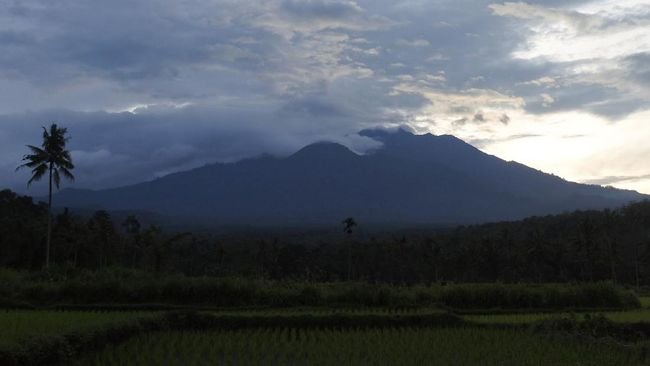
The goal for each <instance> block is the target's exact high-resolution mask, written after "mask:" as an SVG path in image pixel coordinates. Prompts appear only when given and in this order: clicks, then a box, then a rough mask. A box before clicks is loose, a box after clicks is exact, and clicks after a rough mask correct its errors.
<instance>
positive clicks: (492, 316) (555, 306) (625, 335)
mask: <svg viewBox="0 0 650 366" xmlns="http://www.w3.org/2000/svg"><path fill="white" fill-rule="evenodd" d="M2 276H3V281H2V282H1V285H0V296H1V297H0V300H1V301H2V303H3V304H4V306H5V310H4V311H2V312H0V365H48V364H52V365H56V364H61V365H70V364H74V365H127V364H129V365H130V364H134V365H213V364H228V365H269V364H271V365H287V364H291V365H344V364H355V365H357V364H360V365H364V364H367V365H384V364H385V365H413V364H431V365H645V364H650V356H649V355H648V348H649V347H650V342H648V339H649V338H650V309H648V308H646V306H647V305H648V299H647V298H643V297H638V296H637V294H636V293H635V292H634V291H631V290H626V289H624V288H621V287H617V286H614V285H611V284H606V283H597V284H574V285H569V284H564V285H561V284H545V285H539V284H536V285H526V284H515V285H507V284H473V285H470V284H466V285H460V284H447V285H444V286H443V285H440V284H437V285H432V286H389V285H373V284H367V283H329V284H314V283H304V282H272V281H256V280H245V279H223V278H222V279H217V278H188V277H155V276H148V275H147V276H145V275H142V274H141V275H134V274H130V275H129V276H131V277H130V278H129V279H128V280H127V279H125V278H119V275H117V274H116V273H112V274H107V273H104V274H94V275H93V277H92V278H88V277H85V278H82V277H78V278H66V279H62V278H52V277H47V276H42V275H35V274H33V273H31V274H30V273H21V272H10V271H5V272H3V274H2ZM134 276H135V277H134Z"/></svg>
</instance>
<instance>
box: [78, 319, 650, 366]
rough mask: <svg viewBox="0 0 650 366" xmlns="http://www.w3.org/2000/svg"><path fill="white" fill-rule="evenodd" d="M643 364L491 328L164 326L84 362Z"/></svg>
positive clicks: (613, 349) (616, 350)
mask: <svg viewBox="0 0 650 366" xmlns="http://www.w3.org/2000/svg"><path fill="white" fill-rule="evenodd" d="M126 364H128V365H179V366H180V365H215V364H221V365H485V366H491V365H495V366H496V365H522V366H526V365H591V366H599V365H607V366H611V365H642V364H644V363H642V362H641V361H640V352H639V351H637V350H636V349H623V348H620V347H617V346H608V345H603V344H594V343H576V342H568V341H566V340H565V339H551V338H543V337H540V336H535V335H532V334H528V333H525V332H518V331H512V330H490V329H472V328H456V329H408V328H406V329H404V328H400V329H381V330H348V331H343V330H296V329H254V330H243V331H211V332H157V333H151V334H147V335H144V336H140V337H137V338H134V339H132V340H130V341H128V342H126V343H123V344H120V345H117V346H109V347H107V348H105V349H104V350H103V351H101V352H99V353H96V354H94V355H90V356H88V357H86V358H83V359H81V360H79V362H78V363H77V365H80V366H85V365H93V366H113V365H126Z"/></svg>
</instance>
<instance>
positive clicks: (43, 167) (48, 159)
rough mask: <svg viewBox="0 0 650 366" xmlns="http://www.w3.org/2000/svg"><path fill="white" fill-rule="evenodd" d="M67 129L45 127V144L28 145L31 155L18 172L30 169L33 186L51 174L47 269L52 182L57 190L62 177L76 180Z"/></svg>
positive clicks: (50, 229)
mask: <svg viewBox="0 0 650 366" xmlns="http://www.w3.org/2000/svg"><path fill="white" fill-rule="evenodd" d="M67 132H68V129H67V128H59V127H58V126H57V125H56V123H53V124H52V125H51V126H50V129H49V131H48V129H47V128H45V127H43V142H42V144H41V147H36V146H33V145H27V147H28V148H29V150H30V152H31V153H30V154H27V155H25V156H24V157H23V161H26V163H24V164H22V165H21V166H19V167H18V168H16V170H18V169H22V168H30V169H31V170H32V177H31V178H30V179H29V181H28V182H27V185H28V186H29V185H31V184H32V183H33V182H34V181H38V180H40V179H41V178H43V176H44V175H45V174H47V173H49V191H48V192H49V193H48V204H47V241H46V244H45V268H49V266H50V242H51V237H52V182H54V185H55V186H56V188H57V189H59V185H60V183H61V176H62V175H63V177H64V178H66V179H69V180H74V176H73V175H72V173H71V170H72V169H74V165H73V164H72V158H71V157H70V152H69V151H67V150H66V149H65V145H66V143H67V142H68V140H69V138H68V137H66V136H65V135H66V133H67Z"/></svg>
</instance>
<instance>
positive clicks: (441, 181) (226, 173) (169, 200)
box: [55, 130, 644, 225]
mask: <svg viewBox="0 0 650 366" xmlns="http://www.w3.org/2000/svg"><path fill="white" fill-rule="evenodd" d="M361 134H363V135H365V136H368V137H371V138H373V139H376V140H379V141H381V142H383V144H384V146H383V148H380V149H378V150H377V151H375V152H373V153H370V154H367V155H363V156H361V155H357V154H355V153H353V152H352V151H350V150H349V149H348V148H346V147H344V146H342V145H339V144H335V143H317V144H313V145H309V146H307V147H305V148H303V149H301V150H300V151H298V152H296V153H295V154H293V155H291V156H289V157H287V158H274V157H268V156H265V157H260V158H256V159H248V160H243V161H240V162H237V163H232V164H213V165H207V166H204V167H202V168H198V169H194V170H191V171H186V172H181V173H176V174H171V175H169V176H166V177H163V178H160V179H156V180H154V181H151V182H146V183H141V184H136V185H133V186H128V187H121V188H115V189H109V190H102V191H87V190H65V191H62V192H61V193H60V194H58V195H57V197H56V201H55V202H57V203H58V205H61V206H69V207H82V208H89V207H93V208H103V209H109V210H129V209H139V210H147V211H153V212H158V213H161V214H166V215H170V216H184V217H197V218H199V217H200V218H210V219H212V220H214V222H215V223H221V224H282V225H291V224H301V223H312V224H314V223H330V224H331V223H332V222H338V221H340V220H341V218H343V217H346V216H354V217H356V218H357V219H358V220H360V221H364V222H376V223H381V222H391V223H403V224H420V223H440V224H444V223H474V222H483V221H495V220H504V219H515V218H521V217H525V216H530V215H540V214H549V213H557V212H561V211H565V210H574V209H578V208H605V207H615V206H620V205H622V204H625V203H627V202H630V201H633V200H639V199H642V198H644V196H643V195H640V194H638V193H636V192H631V191H622V190H615V189H611V188H603V187H599V186H589V185H581V184H577V183H571V182H567V181H565V180H562V179H560V178H558V177H555V176H552V175H548V174H544V173H542V172H539V171H537V170H534V169H531V168H528V167H526V166H524V165H521V164H518V163H513V162H506V161H503V160H501V159H499V158H496V157H494V156H491V155H487V154H485V153H483V152H481V151H480V150H478V149H476V148H474V147H472V146H471V145H468V144H466V143H464V142H463V141H461V140H459V139H456V138H455V137H452V136H433V135H421V136H416V135H413V134H411V133H408V132H405V131H403V130H400V131H398V132H393V133H389V132H386V131H377V130H373V131H362V132H361Z"/></svg>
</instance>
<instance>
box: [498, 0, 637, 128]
mask: <svg viewBox="0 0 650 366" xmlns="http://www.w3.org/2000/svg"><path fill="white" fill-rule="evenodd" d="M490 9H491V10H492V12H493V14H494V15H496V16H500V17H508V18H512V19H517V20H520V21H521V22H523V23H524V24H523V25H522V24H520V25H519V26H522V27H526V28H527V29H528V36H527V38H526V40H525V41H524V42H523V43H522V44H521V45H520V46H519V47H518V49H515V50H513V52H512V57H513V58H515V59H521V60H528V61H531V62H541V61H543V62H548V63H550V64H552V65H554V66H553V68H554V73H555V74H557V75H558V77H559V78H560V80H561V82H562V84H561V85H560V84H559V83H558V80H556V78H546V79H544V78H540V79H536V80H532V81H529V82H525V83H523V84H522V85H529V86H538V87H545V88H546V87H556V88H557V87H561V88H562V89H563V91H562V94H564V95H565V96H567V98H564V99H565V100H566V101H567V102H568V103H571V102H572V101H573V103H571V107H572V108H575V109H578V108H580V106H581V104H580V102H582V104H583V105H584V104H587V105H594V106H597V107H595V108H590V111H591V112H593V113H598V114H600V115H603V116H607V117H609V118H610V119H612V120H615V119H618V118H621V117H622V116H625V115H626V114H630V113H632V112H634V111H636V110H639V109H641V108H647V107H649V106H650V100H649V98H648V95H650V94H649V93H650V89H648V83H647V82H645V77H647V75H644V73H643V71H640V72H638V71H637V70H639V68H640V69H641V70H643V66H640V65H639V64H638V63H637V61H635V60H639V59H637V58H636V57H637V55H641V56H638V57H640V61H641V64H643V63H644V62H643V56H642V55H643V54H645V53H648V52H650V33H649V32H647V29H648V27H650V4H648V3H647V2H644V1H634V0H628V1H619V2H615V3H614V2H612V1H604V0H596V1H591V2H588V3H585V4H580V5H578V6H572V7H563V8H550V7H547V6H542V5H532V4H527V3H523V2H517V3H513V2H507V3H503V4H492V5H490ZM585 87H586V88H590V89H591V90H593V93H592V96H591V98H589V100H585V95H584V94H582V89H583V88H585ZM572 90H575V91H576V92H577V93H579V95H576V96H572V95H570V93H571V91H572ZM545 99H547V98H545ZM550 104H551V103H549V102H548V101H547V100H545V101H544V102H543V105H544V106H545V107H549V106H550ZM533 107H534V104H533ZM565 107H566V105H557V106H556V107H555V108H558V109H561V108H565ZM558 109H556V110H558ZM533 110H534V109H533Z"/></svg>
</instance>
